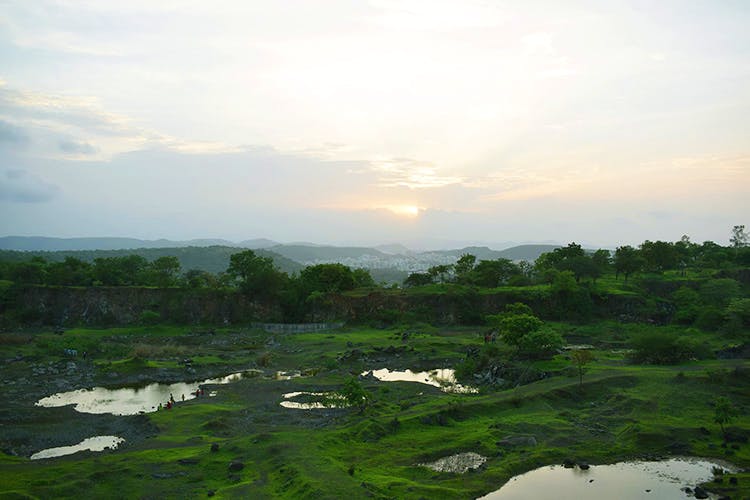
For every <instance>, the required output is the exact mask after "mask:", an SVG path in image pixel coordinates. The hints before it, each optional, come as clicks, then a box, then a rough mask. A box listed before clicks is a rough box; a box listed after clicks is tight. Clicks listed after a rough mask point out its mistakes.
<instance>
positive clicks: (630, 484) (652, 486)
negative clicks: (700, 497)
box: [480, 458, 734, 500]
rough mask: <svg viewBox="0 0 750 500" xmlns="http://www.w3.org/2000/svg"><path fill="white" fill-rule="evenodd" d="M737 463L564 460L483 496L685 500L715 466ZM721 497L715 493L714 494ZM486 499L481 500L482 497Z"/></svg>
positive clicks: (528, 499) (536, 499) (491, 499)
mask: <svg viewBox="0 0 750 500" xmlns="http://www.w3.org/2000/svg"><path fill="white" fill-rule="evenodd" d="M714 467H717V468H722V469H724V470H729V471H730V472H731V471H732V470H734V469H732V468H731V467H727V466H726V465H722V464H719V463H717V462H714V461H710V460H704V459H700V458H672V459H669V460H663V461H659V462H640V461H634V462H620V463H616V464H612V465H595V466H594V465H592V466H591V468H590V469H588V470H582V469H580V468H578V467H574V468H568V469H566V468H565V467H563V466H562V465H553V466H550V467H541V468H539V469H535V470H532V471H530V472H527V473H525V474H521V475H519V476H516V477H514V478H512V479H511V480H510V481H508V482H507V483H505V485H503V487H502V488H500V489H499V490H496V491H493V492H492V493H490V494H488V495H486V496H483V497H481V499H483V500H496V499H506V498H512V499H514V500H560V499H561V498H575V499H578V500H600V499H602V498H617V499H619V500H635V499H639V500H640V499H644V498H646V499H647V498H654V499H658V500H684V499H685V498H687V497H688V496H692V495H688V494H687V493H686V491H685V490H684V488H686V487H689V488H695V486H696V485H698V484H700V483H703V482H706V481H709V480H711V479H712V478H713V468H714ZM712 498H715V497H712ZM481 499H480V500H481Z"/></svg>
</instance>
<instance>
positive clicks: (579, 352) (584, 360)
mask: <svg viewBox="0 0 750 500" xmlns="http://www.w3.org/2000/svg"><path fill="white" fill-rule="evenodd" d="M570 359H571V361H572V362H573V364H574V365H576V368H578V387H581V386H583V372H584V371H586V365H587V364H589V363H590V362H591V361H592V360H593V359H594V355H593V354H591V351H589V350H588V349H575V350H573V351H571V353H570Z"/></svg>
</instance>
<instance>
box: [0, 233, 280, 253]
mask: <svg viewBox="0 0 750 500" xmlns="http://www.w3.org/2000/svg"><path fill="white" fill-rule="evenodd" d="M249 241H261V240H249ZM265 241H270V240H265ZM271 243H273V244H275V242H271ZM209 246H237V245H236V244H234V243H232V242H231V241H227V240H222V239H197V240H187V241H173V240H165V239H159V240H140V239H137V238H49V237H46V236H3V237H0V249H2V250H24V251H38V250H39V251H49V252H54V251H58V250H124V249H136V248H172V247H209ZM241 246H244V247H247V248H251V247H250V246H249V245H241ZM258 248H260V246H259V247H258Z"/></svg>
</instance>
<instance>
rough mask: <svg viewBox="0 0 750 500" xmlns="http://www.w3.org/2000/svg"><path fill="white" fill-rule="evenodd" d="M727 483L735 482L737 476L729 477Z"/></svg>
mask: <svg viewBox="0 0 750 500" xmlns="http://www.w3.org/2000/svg"><path fill="white" fill-rule="evenodd" d="M729 484H737V478H736V477H730V478H729Z"/></svg>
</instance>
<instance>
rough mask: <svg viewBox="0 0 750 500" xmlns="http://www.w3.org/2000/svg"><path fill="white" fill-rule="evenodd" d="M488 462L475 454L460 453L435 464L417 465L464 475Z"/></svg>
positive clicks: (485, 458)
mask: <svg viewBox="0 0 750 500" xmlns="http://www.w3.org/2000/svg"><path fill="white" fill-rule="evenodd" d="M486 461H487V457H483V456H482V455H480V454H478V453H474V452H471V451H470V452H467V453H458V454H456V455H451V456H449V457H444V458H441V459H439V460H436V461H434V462H430V463H425V464H417V465H421V466H422V467H427V468H429V469H432V470H434V471H437V472H453V473H455V474H464V473H466V472H468V471H470V470H475V469H478V468H480V467H481V466H482V465H484V463H485V462H486Z"/></svg>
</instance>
